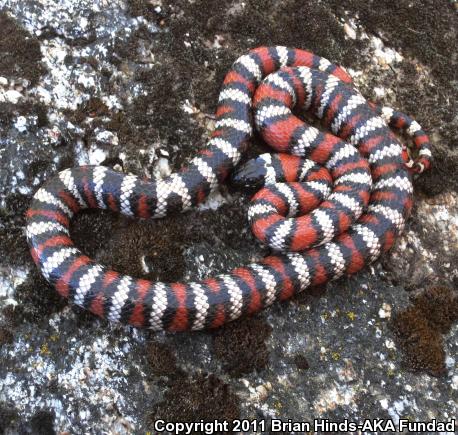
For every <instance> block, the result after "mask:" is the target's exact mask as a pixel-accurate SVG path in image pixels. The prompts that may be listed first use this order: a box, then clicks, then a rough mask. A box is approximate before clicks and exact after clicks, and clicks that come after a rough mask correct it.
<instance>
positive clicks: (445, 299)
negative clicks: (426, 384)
mask: <svg viewBox="0 0 458 435" xmlns="http://www.w3.org/2000/svg"><path fill="white" fill-rule="evenodd" d="M412 302H413V304H412V305H411V306H409V307H408V308H406V309H405V310H404V311H401V312H400V313H398V314H397V315H396V316H395V317H394V318H393V320H392V323H391V326H392V328H393V329H394V332H395V334H396V337H397V339H398V341H399V344H400V347H401V348H402V350H403V352H404V361H403V362H404V364H405V365H406V366H407V367H408V368H410V369H412V370H414V371H420V372H426V373H429V374H430V375H433V376H441V375H444V374H445V373H446V367H445V351H444V348H443V346H444V343H443V337H442V334H446V333H447V332H448V331H449V330H450V328H451V326H452V325H453V323H455V322H456V321H457V320H458V296H457V295H456V293H454V292H453V291H452V290H450V289H449V288H446V287H445V288H443V287H433V288H430V289H428V290H425V291H424V292H423V293H421V294H420V295H418V296H416V297H414V298H413V300H412Z"/></svg>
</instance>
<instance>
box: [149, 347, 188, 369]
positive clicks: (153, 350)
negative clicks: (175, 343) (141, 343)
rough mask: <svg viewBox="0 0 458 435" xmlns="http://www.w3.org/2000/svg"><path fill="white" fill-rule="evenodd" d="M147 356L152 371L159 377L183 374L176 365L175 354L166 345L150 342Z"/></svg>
mask: <svg viewBox="0 0 458 435" xmlns="http://www.w3.org/2000/svg"><path fill="white" fill-rule="evenodd" d="M146 356H147V360H148V363H149V366H150V367H151V371H152V372H153V373H154V374H155V375H157V376H170V375H176V374H179V373H181V370H180V369H179V368H178V367H177V365H176V363H177V360H176V357H175V354H174V353H173V351H172V349H171V348H170V347H169V346H167V345H166V344H163V343H158V342H157V341H150V342H149V343H148V346H147V348H146Z"/></svg>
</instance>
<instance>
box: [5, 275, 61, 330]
mask: <svg viewBox="0 0 458 435" xmlns="http://www.w3.org/2000/svg"><path fill="white" fill-rule="evenodd" d="M15 299H16V300H17V301H18V304H17V305H16V306H14V307H12V306H7V307H5V309H4V310H3V315H4V316H5V317H6V321H7V324H8V325H9V326H11V327H17V326H19V325H20V324H22V323H23V322H29V323H39V322H41V321H42V320H43V318H48V317H49V316H50V315H51V314H52V313H55V312H58V311H60V310H62V308H63V307H64V306H65V305H66V302H65V299H63V298H62V297H60V296H59V295H58V293H57V292H56V291H55V290H54V288H52V287H51V286H50V285H49V284H48V282H47V281H46V280H45V279H44V278H43V276H42V275H41V274H40V273H39V271H38V269H37V268H36V267H33V268H32V269H31V271H30V273H29V275H28V277H27V279H26V280H25V281H24V282H23V283H22V284H21V285H19V286H18V287H17V288H16V293H15Z"/></svg>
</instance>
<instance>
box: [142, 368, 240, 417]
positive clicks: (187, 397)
mask: <svg viewBox="0 0 458 435" xmlns="http://www.w3.org/2000/svg"><path fill="white" fill-rule="evenodd" d="M210 404H211V406H209V405H210ZM239 415H240V404H239V401H238V398H237V396H236V395H235V394H234V393H233V392H232V391H231V389H230V387H229V385H228V384H226V383H224V382H223V381H221V380H220V379H219V378H217V377H216V376H214V375H202V374H197V375H193V376H192V378H191V377H189V378H188V377H181V376H179V377H177V379H175V380H174V382H173V383H172V384H171V385H170V388H169V389H168V391H167V392H166V393H165V396H164V400H163V401H162V402H160V403H158V404H157V405H155V406H154V407H153V410H152V412H151V416H150V420H151V422H154V421H155V420H159V419H162V420H165V421H181V422H191V421H199V420H201V419H202V420H204V421H213V420H215V419H218V420H220V419H221V420H234V419H235V418H238V417H239Z"/></svg>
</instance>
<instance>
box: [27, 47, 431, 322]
mask: <svg viewBox="0 0 458 435" xmlns="http://www.w3.org/2000/svg"><path fill="white" fill-rule="evenodd" d="M272 73H274V74H272ZM264 77H266V78H265V80H264V81H263V82H262V83H261V81H262V80H263V78H264ZM350 83H351V79H350V77H349V76H348V74H347V73H346V72H345V71H344V70H343V69H342V68H341V67H338V66H336V65H334V64H332V63H330V62H329V61H327V60H326V59H324V58H322V57H319V56H316V55H314V54H312V53H310V52H307V51H304V50H299V49H288V48H286V47H260V48H256V49H254V50H251V51H250V52H249V53H248V54H246V55H244V56H242V57H240V58H239V59H238V60H237V61H236V62H235V63H234V64H233V66H232V69H231V70H230V71H229V73H228V74H227V75H226V77H225V80H224V84H223V86H222V89H221V92H220V95H219V103H218V107H217V111H216V124H215V130H214V132H213V134H212V137H211V139H210V140H209V142H208V145H207V147H206V148H205V149H203V150H202V151H200V152H199V153H198V154H197V156H196V157H195V158H194V159H192V160H191V161H190V162H189V164H188V165H187V166H186V167H184V168H183V169H182V170H180V171H179V172H176V173H173V174H172V175H170V176H169V177H167V178H164V179H158V180H150V181H145V180H143V179H141V178H139V177H136V176H133V175H126V174H122V173H119V172H117V171H114V170H111V169H109V168H107V167H103V166H82V167H76V168H72V169H66V170H64V171H62V172H60V173H58V174H57V175H56V176H54V177H53V178H51V179H50V180H48V181H46V182H45V183H44V185H43V186H42V187H41V188H40V189H39V190H38V191H37V192H36V194H35V195H34V198H33V201H32V204H31V206H30V209H29V210H28V212H27V227H26V234H27V240H28V243H29V246H30V249H31V253H32V256H33V259H34V261H35V263H36V264H37V266H38V267H39V269H40V270H41V272H42V274H43V275H44V277H45V278H46V279H47V280H48V281H49V282H50V283H51V284H53V285H54V286H55V288H56V289H57V291H58V292H59V293H60V294H61V295H62V296H64V297H66V298H68V299H69V300H70V301H71V302H73V303H75V304H77V305H79V306H81V307H84V308H86V309H88V310H90V311H91V312H92V313H94V314H96V315H98V316H101V317H105V318H108V319H109V320H111V321H121V322H124V323H129V324H131V325H134V326H136V327H148V328H151V329H153V330H171V331H183V330H188V329H192V330H197V329H203V328H214V327H218V326H220V325H222V324H224V323H225V322H228V321H231V320H234V319H236V318H238V317H240V316H242V315H247V314H252V313H255V312H257V311H259V310H261V309H263V308H264V307H266V306H268V305H270V304H272V303H273V302H274V301H275V300H284V299H287V298H289V297H291V296H292V295H294V294H295V293H297V292H300V291H302V290H304V289H305V288H307V287H308V286H311V285H318V284H322V283H324V282H326V281H329V280H332V279H337V278H339V277H340V276H342V275H344V274H353V273H356V272H358V271H359V270H361V269H362V268H363V267H364V266H365V265H366V264H368V263H370V262H372V261H374V260H375V259H376V258H377V257H378V256H379V255H380V254H381V253H383V252H385V251H387V250H388V249H390V247H391V246H392V245H393V243H394V241H395V238H396V236H397V235H398V234H399V233H400V232H401V231H402V229H403V227H404V223H405V220H406V219H407V217H408V215H409V212H410V209H411V206H412V183H411V172H421V171H423V170H424V169H426V168H428V167H429V164H430V157H431V153H430V150H429V140H428V137H427V136H426V134H425V132H424V131H423V130H422V129H421V127H420V126H419V125H418V124H417V123H416V122H415V121H413V120H412V119H410V118H409V117H407V116H405V115H403V114H401V113H399V112H394V111H392V110H391V109H379V108H378V107H376V106H374V105H372V104H371V103H368V102H366V100H365V99H364V98H363V97H362V96H361V95H360V94H359V93H358V92H357V91H356V90H354V89H353V88H352V86H351V85H350ZM253 105H254V107H255V110H256V113H255V115H254V120H255V122H256V124H257V127H258V129H259V130H260V132H261V134H262V135H263V137H264V138H265V139H266V140H267V141H268V142H269V143H270V144H271V145H272V146H273V147H275V148H276V149H277V150H278V151H280V152H282V153H292V154H294V156H289V155H280V156H277V157H275V156H270V157H267V156H265V155H264V156H261V157H259V158H258V159H256V162H255V163H248V164H247V165H245V166H244V167H242V168H241V169H240V170H239V171H238V173H237V177H238V179H239V180H242V181H243V180H246V179H247V178H250V176H252V175H253V171H254V172H260V173H264V175H266V177H265V186H264V188H263V190H261V191H260V192H258V194H256V195H255V197H254V200H253V202H252V205H251V206H250V210H249V220H250V222H251V224H252V226H253V229H254V231H255V234H256V233H257V234H256V235H257V236H258V237H259V238H260V239H261V241H262V242H264V243H267V244H269V245H270V246H271V247H272V248H273V249H274V250H276V251H285V250H286V251H288V250H292V251H291V252H274V253H273V254H272V255H270V256H268V257H266V258H264V259H263V260H262V261H260V262H258V263H253V264H249V265H247V266H245V267H239V268H236V269H234V270H232V271H230V272H228V273H225V274H222V275H218V276H216V277H214V278H208V279H205V280H203V281H200V282H188V283H170V284H169V283H162V282H151V281H148V280H145V279H137V278H134V277H131V276H128V275H123V274H120V273H118V272H115V271H113V270H108V269H107V268H106V267H104V266H103V265H100V264H97V263H96V262H95V261H94V260H92V259H90V258H89V257H87V256H85V255H84V254H83V253H82V252H80V250H79V249H78V248H76V247H75V245H74V243H73V242H72V240H71V238H70V234H69V224H70V220H71V218H72V217H73V215H74V214H75V213H77V212H79V211H80V210H82V209H85V208H99V209H109V210H113V211H116V212H120V213H122V214H124V215H127V216H133V217H139V218H160V217H164V216H166V215H168V214H170V213H174V212H178V211H184V210H187V209H189V208H191V207H194V206H196V205H197V204H199V203H201V202H203V201H204V200H205V199H206V198H207V196H208V195H209V193H210V192H212V191H213V190H215V189H216V188H217V186H218V185H219V184H221V183H223V182H224V181H225V180H226V179H227V177H228V175H229V174H230V173H231V171H232V170H233V169H234V167H235V166H236V165H237V164H238V163H239V161H240V159H241V156H242V154H243V152H244V150H245V149H246V147H247V144H248V140H249V139H250V137H251V135H252V125H253V114H252V106H253ZM291 109H294V110H307V111H308V112H309V113H312V114H314V115H315V116H316V117H318V118H320V119H321V122H322V124H323V126H324V127H326V128H327V129H329V130H330V131H331V132H332V133H333V134H331V133H323V132H321V131H320V130H317V129H316V128H314V127H311V126H308V125H307V124H305V123H304V122H302V121H300V120H299V119H298V118H296V117H295V115H293V113H292V112H291ZM388 124H389V125H388ZM390 126H391V127H396V128H401V129H402V130H404V131H405V132H407V133H408V134H409V135H410V136H411V137H412V138H413V143H414V144H415V145H416V147H417V148H418V150H419V156H418V158H417V159H416V160H415V161H413V160H412V161H410V163H409V164H408V166H410V168H407V167H406V162H405V161H406V154H405V153H406V151H405V149H404V148H403V146H402V145H401V144H400V143H399V141H398V140H397V139H396V137H395V135H394V134H393V133H392V131H391V129H390ZM317 164H319V165H322V166H320V167H319V166H317ZM253 168H255V169H253ZM237 177H236V178H237ZM284 181H286V182H290V183H291V184H283V183H282V182H284ZM310 203H313V205H316V206H318V208H316V209H315V210H314V211H312V212H311V213H310V214H306V215H304V213H305V212H307V211H308V210H309V209H310ZM298 214H299V216H296V215H298Z"/></svg>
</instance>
